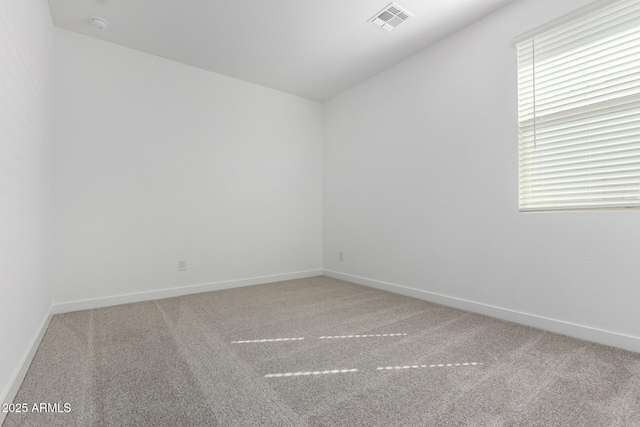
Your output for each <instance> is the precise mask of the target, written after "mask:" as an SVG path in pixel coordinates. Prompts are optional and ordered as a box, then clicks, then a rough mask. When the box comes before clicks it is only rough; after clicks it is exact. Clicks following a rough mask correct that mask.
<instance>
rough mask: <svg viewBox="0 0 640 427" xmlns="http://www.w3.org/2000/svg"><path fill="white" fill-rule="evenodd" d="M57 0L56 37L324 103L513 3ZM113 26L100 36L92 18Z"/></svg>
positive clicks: (478, 0)
mask: <svg viewBox="0 0 640 427" xmlns="http://www.w3.org/2000/svg"><path fill="white" fill-rule="evenodd" d="M390 1H391V0H226V1H223V0H49V5H50V8H51V13H52V16H53V21H54V24H55V25H56V26H57V27H60V28H64V29H67V30H70V31H74V32H77V33H80V34H84V35H87V36H90V37H94V38H96V39H101V40H105V41H108V42H112V43H116V44H119V45H122V46H126V47H129V48H132V49H137V50H140V51H143V52H147V53H150V54H153V55H157V56H161V57H164V58H167V59H170V60H173V61H178V62H181V63H184V64H188V65H192V66H194V67H198V68H203V69H205V70H210V71H213V72H215V73H219V74H224V75H227V76H231V77H235V78H238V79H241V80H245V81H248V82H252V83H256V84H259V85H262V86H266V87H270V88H273V89H277V90H281V91H284V92H288V93H291V94H294V95H299V96H302V97H305V98H309V99H312V100H316V101H325V100H328V99H330V98H332V97H333V96H335V95H337V94H339V93H340V92H342V91H344V90H346V89H348V88H350V87H352V86H354V85H356V84H357V83H359V82H361V81H363V80H365V79H367V78H368V77H371V76H373V75H374V74H376V73H378V72H380V71H382V70H384V69H386V68H388V67H390V66H392V65H393V64H396V63H398V62H399V61H401V60H403V59H405V58H407V57H409V56H411V55H413V54H414V53H417V52H418V51H420V50H422V49H424V48H425V47H427V46H429V45H430V44H432V43H434V42H436V41H437V40H439V39H441V38H443V37H445V36H447V35H449V34H451V33H453V32H455V31H457V30H458V29H460V28H462V27H464V26H466V25H468V24H470V23H472V22H473V21H475V20H477V19H479V18H481V17H483V16H485V15H488V14H490V13H491V12H493V11H495V10H496V9H498V8H500V7H502V6H504V5H506V4H507V3H510V2H511V1H513V0H397V1H396V3H397V4H398V5H399V6H401V7H403V8H404V9H406V10H408V11H409V12H411V13H412V14H414V17H412V18H410V19H408V20H407V21H405V22H403V23H402V24H401V25H399V26H398V27H396V28H395V30H393V31H391V32H385V31H383V30H381V29H379V28H376V27H375V26H373V25H372V24H370V23H368V22H367V21H368V20H369V18H371V17H372V16H373V15H374V14H376V13H377V12H379V11H380V10H381V9H382V8H384V7H385V6H387V5H388V4H389V3H390ZM94 16H99V17H101V18H104V19H105V20H106V21H108V23H109V27H108V28H107V29H104V30H100V29H98V28H97V27H95V26H93V25H92V24H91V22H90V18H91V17H94Z"/></svg>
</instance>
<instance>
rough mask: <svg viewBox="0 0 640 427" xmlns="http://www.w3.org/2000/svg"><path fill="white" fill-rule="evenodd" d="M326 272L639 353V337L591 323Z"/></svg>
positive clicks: (349, 279)
mask: <svg viewBox="0 0 640 427" xmlns="http://www.w3.org/2000/svg"><path fill="white" fill-rule="evenodd" d="M324 274H325V276H329V277H333V278H335V279H340V280H345V281H347V282H353V283H357V284H359V285H364V286H369V287H371V288H376V289H381V290H384V291H389V292H393V293H396V294H400V295H406V296H409V297H413V298H418V299H422V300H425V301H429V302H433V303H436V304H441V305H446V306H449V307H454V308H459V309H461V310H465V311H471V312H474V313H479V314H483V315H486V316H490V317H495V318H498V319H502V320H508V321H510V322H514V323H519V324H522V325H526V326H532V327H534V328H538V329H543V330H545V331H550V332H555V333H558V334H562V335H567V336H570V337H574V338H578V339H582V340H586V341H591V342H595V343H598V344H604V345H608V346H611V347H617V348H621V349H624V350H629V351H633V352H636V353H640V337H635V336H632V335H625V334H620V333H617V332H612V331H605V330H602V329H596V328H592V327H590V326H584V325H578V324H575V323H570V322H565V321H562V320H557V319H551V318H548V317H543V316H537V315H535V314H530V313H523V312H520V311H515V310H511V309H508V308H503V307H496V306H493V305H488V304H482V303H478V302H474V301H469V300H465V299H461V298H455V297H450V296H447V295H442V294H437V293H434V292H428V291H423V290H420V289H415V288H410V287H406V286H401V285H396V284H393V283H387V282H381V281H379V280H373V279H367V278H364V277H359V276H353V275H350V274H344V273H339V272H337V271H331V270H324Z"/></svg>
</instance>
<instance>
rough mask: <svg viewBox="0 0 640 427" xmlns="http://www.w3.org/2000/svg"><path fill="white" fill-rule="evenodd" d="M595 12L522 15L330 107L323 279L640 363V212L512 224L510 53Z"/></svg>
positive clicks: (577, 1)
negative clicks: (334, 277) (477, 315)
mask: <svg viewBox="0 0 640 427" xmlns="http://www.w3.org/2000/svg"><path fill="white" fill-rule="evenodd" d="M588 3H590V2H589V1H585V0H563V1H561V2H558V1H555V0H544V1H543V0H519V1H516V2H514V3H512V4H510V5H508V6H506V7H505V8H503V9H501V10H499V11H497V12H496V13H494V14H492V15H490V16H489V17H487V18H485V19H483V20H481V21H478V22H476V23H475V24H473V25H471V26H470V27H468V28H466V29H464V30H462V31H461V32H459V33H456V34H454V35H453V36H451V37H449V38H447V39H444V40H442V41H441V42H440V43H438V44H436V45H434V46H432V47H430V48H428V49H426V50H425V51H422V52H421V53H419V54H417V55H415V56H414V57H411V58H409V59H408V60H406V61H404V62H402V63H400V64H399V65H397V66H395V67H393V68H391V69H389V70H387V71H385V72H383V73H381V74H379V75H377V76H375V77H374V78H372V79H370V80H368V81H366V82H364V83H362V84H360V85H359V86H357V87H355V88H353V89H351V90H349V91H347V92H345V93H343V94H341V95H339V96H338V97H336V98H334V99H333V100H331V101H329V102H327V103H326V104H325V106H324V115H325V122H324V135H325V144H324V200H323V203H324V266H325V269H326V270H328V271H329V272H337V273H341V275H340V277H345V278H351V279H352V280H356V281H358V280H359V281H360V282H363V283H368V284H373V285H379V286H381V287H387V288H394V289H395V290H400V291H402V292H408V293H413V294H416V295H421V296H423V297H425V298H427V299H433V300H437V301H440V302H445V303H450V304H454V305H458V306H461V307H466V308H471V309H474V310H477V311H480V312H485V313H489V314H492V315H497V316H500V317H504V318H508V319H512V320H518V321H523V322H526V323H529V324H533V325H537V326H543V327H547V328H550V329H555V330H558V331H562V332H567V333H572V334H574V335H577V336H583V337H587V338H590V339H596V340H599V341H601V342H608V343H611V344H614V345H620V346H625V347H627V348H634V349H636V351H640V309H638V301H640V286H638V284H639V279H638V277H639V276H638V261H639V260H640V245H639V243H638V242H640V212H637V211H634V212H630V211H626V212H608V213H549V214H521V213H519V212H518V164H517V158H518V153H517V137H518V134H517V116H516V113H517V93H516V58H515V47H514V46H513V43H512V41H513V39H514V37H516V36H518V35H519V34H521V33H524V32H526V31H528V30H531V29H533V28H535V27H537V26H539V25H542V24H545V23H546V22H547V21H550V20H552V19H555V18H557V17H559V16H561V15H563V14H565V13H567V12H570V11H572V10H574V9H577V8H578V7H582V6H583V5H586V4H588ZM339 251H343V252H344V261H342V262H341V261H339V259H338V252H339ZM367 279H368V280H367ZM394 285H395V286H394ZM398 286H401V287H405V288H411V289H402V288H400V287H398ZM447 297H451V298H447ZM576 325H577V326H576ZM597 330H604V331H610V332H613V334H601V333H600V332H598V331H597ZM616 334H620V335H616ZM628 336H631V337H628ZM634 337H635V338H634Z"/></svg>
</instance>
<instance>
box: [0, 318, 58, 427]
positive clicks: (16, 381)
mask: <svg viewBox="0 0 640 427" xmlns="http://www.w3.org/2000/svg"><path fill="white" fill-rule="evenodd" d="M52 317H53V306H51V307H50V308H49V312H48V313H47V314H46V316H45V317H44V319H43V320H42V323H41V324H40V328H39V329H38V331H37V332H36V335H35V336H34V337H33V339H32V340H31V343H29V348H28V349H27V352H26V353H25V354H24V356H23V357H22V360H21V361H20V364H19V365H18V367H17V368H16V371H15V372H14V374H13V376H12V377H11V380H10V381H9V385H8V386H7V388H6V389H5V390H4V391H3V393H2V395H1V396H0V403H11V402H13V399H15V397H16V395H17V394H18V390H19V389H20V386H21V385H22V381H23V380H24V377H25V375H27V371H28V370H29V366H31V361H33V358H34V356H35V355H36V352H37V351H38V347H40V343H41V342H42V338H43V337H44V334H45V332H47V328H48V327H49V323H51V318H52ZM6 416H7V413H6V412H2V411H0V426H1V425H2V423H3V422H4V420H5V418H6Z"/></svg>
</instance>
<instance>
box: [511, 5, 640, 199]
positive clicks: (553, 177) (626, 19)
mask: <svg viewBox="0 0 640 427" xmlns="http://www.w3.org/2000/svg"><path fill="white" fill-rule="evenodd" d="M516 45H517V51H518V110H519V114H518V122H519V160H520V210H521V211H546V210H570V209H594V208H595V209H603V208H633V207H636V208H638V207H640V1H638V0H621V1H614V2H609V3H607V4H605V5H604V6H602V7H600V8H598V9H596V10H590V11H589V12H588V13H586V14H583V15H582V16H580V17H577V18H573V19H570V20H568V21H566V22H563V23H561V24H559V25H556V26H554V27H553V28H551V29H547V30H544V31H543V32H540V33H538V34H535V35H533V36H528V37H526V38H524V39H521V40H518V41H516Z"/></svg>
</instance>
